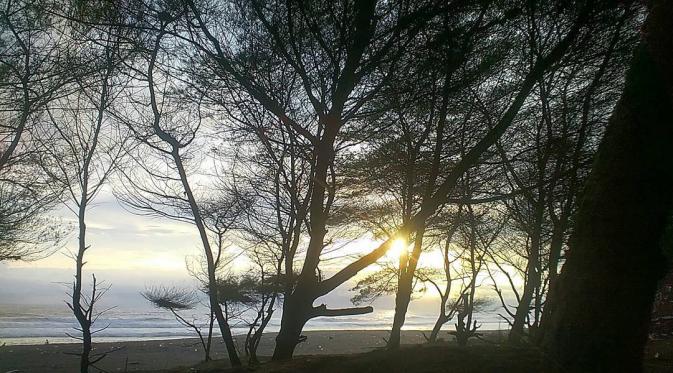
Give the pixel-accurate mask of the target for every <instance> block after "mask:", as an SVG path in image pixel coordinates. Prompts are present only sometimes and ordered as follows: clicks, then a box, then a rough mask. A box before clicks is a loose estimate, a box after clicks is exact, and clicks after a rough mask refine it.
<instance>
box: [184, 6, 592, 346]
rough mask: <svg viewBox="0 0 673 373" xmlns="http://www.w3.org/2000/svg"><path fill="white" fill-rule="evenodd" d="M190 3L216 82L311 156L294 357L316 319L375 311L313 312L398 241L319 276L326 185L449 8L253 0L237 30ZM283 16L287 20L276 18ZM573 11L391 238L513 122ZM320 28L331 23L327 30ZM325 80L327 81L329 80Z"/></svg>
mask: <svg viewBox="0 0 673 373" xmlns="http://www.w3.org/2000/svg"><path fill="white" fill-rule="evenodd" d="M187 5H188V7H189V10H190V14H189V17H190V19H191V22H189V23H187V24H186V25H185V27H188V28H189V29H190V30H191V31H192V33H191V34H190V42H191V43H192V44H193V45H195V46H196V47H197V48H198V49H199V50H200V51H201V55H202V57H203V59H204V61H205V63H204V66H206V67H207V68H209V69H211V70H212V72H213V75H214V76H215V77H217V78H218V79H217V80H215V81H214V82H215V83H221V84H223V85H224V86H225V87H227V88H232V93H233V94H234V95H235V97H240V98H243V99H246V100H249V101H250V102H253V103H255V104H256V105H259V106H261V107H262V108H263V109H264V110H265V111H266V112H267V113H270V114H272V115H273V116H274V117H275V118H276V120H277V122H276V123H277V126H283V127H285V128H288V129H289V130H291V131H292V132H293V133H294V135H295V136H296V137H297V138H301V139H302V142H303V143H305V144H306V153H307V154H308V155H309V156H310V159H311V167H312V168H311V170H312V177H311V178H310V179H309V180H310V184H309V185H310V190H311V193H310V199H309V206H308V227H307V229H308V231H309V232H310V240H309V243H308V245H307V249H306V254H305V257H304V261H303V266H302V270H301V273H300V275H299V278H298V280H297V283H296V286H295V287H294V289H293V291H292V293H291V294H290V296H287V297H286V298H285V299H284V303H283V308H284V312H283V318H282V321H281V331H280V332H279V334H278V337H277V344H276V350H275V352H274V358H275V359H287V358H289V357H291V356H292V354H293V351H294V348H295V346H296V344H297V343H298V342H299V341H300V340H301V338H300V334H301V330H302V329H303V327H304V325H305V324H306V322H307V321H308V320H310V319H311V318H313V317H316V316H337V315H345V314H353V313H361V312H369V311H370V309H368V308H365V309H351V310H329V309H327V308H326V306H319V307H314V306H313V302H314V301H315V300H316V299H317V298H318V297H320V296H322V295H325V294H327V293H329V292H331V291H332V290H334V289H335V288H336V287H337V286H339V285H341V284H343V283H344V282H345V281H347V280H348V279H350V278H352V277H353V276H354V275H356V274H357V273H358V272H359V271H360V270H361V269H363V268H365V267H367V266H368V265H370V264H372V263H374V262H375V261H376V260H377V259H378V258H380V257H381V256H383V255H384V254H385V252H386V251H387V249H388V248H389V247H390V245H391V244H392V242H393V239H388V240H386V241H385V242H384V243H383V244H381V245H380V246H379V247H378V248H377V249H375V250H373V251H372V252H370V253H368V254H367V255H364V256H363V257H361V258H360V259H358V260H356V261H355V262H353V263H351V264H350V265H347V266H345V267H344V268H343V269H342V270H340V271H338V272H337V273H336V274H335V275H334V276H332V277H330V278H327V279H322V278H321V274H320V272H319V270H318V265H319V263H320V257H321V254H322V252H323V249H324V248H325V247H326V246H327V245H326V241H325V238H326V234H327V224H328V222H329V218H330V214H331V208H332V207H333V202H334V197H333V196H334V193H335V191H334V190H333V188H332V187H330V186H331V185H333V182H332V181H333V177H334V175H335V174H334V172H335V171H336V168H335V163H334V161H335V159H336V155H337V151H338V150H340V149H341V148H342V147H343V146H345V145H347V144H348V140H349V139H348V138H347V137H344V134H345V133H346V130H347V129H349V128H353V129H355V128H354V127H353V126H354V125H355V123H357V121H356V119H357V118H358V113H360V110H361V109H362V107H363V105H364V104H365V103H366V102H367V101H368V100H370V99H371V97H374V96H376V95H377V94H378V92H379V91H378V90H379V87H382V86H383V84H384V83H385V81H386V79H389V78H390V77H391V76H392V74H394V72H395V71H396V64H395V63H396V62H397V61H399V59H400V56H402V55H403V54H404V53H405V52H409V49H408V47H409V46H411V45H412V42H413V40H415V38H416V37H417V35H418V33H419V30H421V29H422V28H423V27H424V26H425V25H426V24H427V22H428V21H429V20H430V19H432V18H433V17H435V16H437V15H438V14H442V12H443V11H444V10H443V8H442V7H436V6H435V4H425V3H422V4H418V5H414V7H413V8H411V9H410V8H403V7H399V6H398V5H399V4H394V3H386V4H385V5H384V4H378V5H377V4H376V3H375V2H373V1H372V2H357V3H355V4H350V3H348V4H346V5H347V7H342V6H341V5H335V4H316V5H314V6H311V7H310V8H309V7H302V6H299V5H293V4H290V5H289V6H286V5H287V4H285V3H278V4H274V5H273V7H272V6H270V5H269V4H266V5H265V6H262V4H258V3H256V2H255V3H252V4H249V6H246V5H245V4H243V5H239V7H240V9H241V11H239V15H242V16H243V17H242V18H240V19H237V21H236V22H232V23H231V25H232V26H231V28H226V27H222V25H221V24H213V20H214V19H218V20H219V19H221V18H220V17H223V16H224V17H226V16H227V15H229V14H228V13H227V12H226V10H223V9H222V8H221V7H217V6H210V7H200V6H197V4H195V3H193V2H187ZM210 5H212V4H210ZM459 5H460V2H452V3H450V4H449V5H447V7H448V9H449V10H452V9H453V7H456V6H459ZM271 9H273V11H274V12H273V14H272V12H271ZM280 10H282V11H280ZM280 13H283V14H285V16H284V17H277V16H273V15H278V14H280ZM575 14H578V17H577V19H576V20H574V21H573V22H572V24H571V25H569V27H568V28H567V29H566V32H565V33H564V34H563V35H564V36H563V38H562V39H560V40H559V41H558V43H557V44H555V45H554V46H553V47H551V48H549V52H548V54H546V55H544V56H539V57H538V58H537V59H536V63H535V64H534V66H533V67H532V69H531V70H530V71H528V73H527V74H526V75H525V77H524V78H523V79H522V80H521V84H520V85H519V90H518V91H517V93H516V94H515V95H514V96H513V98H512V100H511V101H510V102H511V104H510V105H507V107H506V109H505V110H504V111H503V115H502V117H501V118H500V120H499V121H498V123H497V125H495V126H494V127H493V128H490V129H488V130H487V131H486V132H485V133H484V134H483V137H482V138H481V139H480V140H478V141H476V142H475V143H474V145H473V146H472V147H471V148H470V150H469V151H467V152H466V153H465V157H464V158H462V159H460V160H459V161H457V162H456V163H455V166H454V167H453V168H452V171H451V172H450V173H449V174H447V176H446V177H444V178H443V179H442V180H441V181H438V182H437V186H436V189H435V191H434V192H433V193H432V194H431V195H429V196H428V198H426V199H425V200H424V202H423V203H422V204H421V207H420V209H419V211H418V212H417V213H416V214H414V216H413V217H412V219H410V220H409V222H408V224H406V225H404V226H402V227H400V228H399V234H394V235H393V236H394V237H406V236H408V235H410V234H412V233H415V232H416V231H417V230H418V229H419V227H421V226H422V222H423V221H425V220H426V219H428V218H429V217H430V216H431V215H432V214H434V212H435V211H436V210H437V209H438V208H439V207H440V206H441V205H442V204H443V203H445V201H446V199H447V198H448V196H449V194H450V193H451V191H452V190H453V189H454V187H455V186H456V183H457V181H458V179H459V178H460V176H461V175H462V174H463V173H464V172H465V171H466V170H467V169H469V168H470V167H471V166H472V165H473V164H474V163H476V162H477V161H478V160H479V158H480V156H481V155H482V153H483V152H485V151H486V150H487V149H488V148H489V147H490V146H491V145H493V143H494V142H495V141H496V140H497V139H498V138H499V137H500V136H501V135H502V133H504V132H505V130H506V129H507V128H508V127H509V126H510V124H511V123H512V120H513V119H514V117H515V116H516V114H517V112H518V110H519V109H520V108H521V106H522V105H523V103H524V101H525V100H526V97H527V96H528V94H529V92H530V91H531V89H532V87H533V86H534V85H535V83H536V82H537V80H538V78H539V77H540V76H541V75H543V74H544V72H545V71H546V70H547V68H549V67H550V66H551V65H553V64H554V63H556V62H557V61H558V60H559V59H560V58H561V57H562V56H563V55H564V54H565V52H566V50H567V49H568V48H569V47H570V46H571V45H572V43H573V42H574V40H575V39H576V37H577V36H578V34H579V33H580V32H581V31H582V30H583V28H584V25H585V23H586V21H587V19H588V16H589V15H590V14H591V12H589V11H588V9H586V8H582V10H581V11H577V12H576V13H575ZM379 18H380V19H379ZM333 21H335V22H333ZM316 25H335V26H334V29H333V30H332V31H329V32H327V31H326V30H321V28H319V27H317V26H316ZM194 26H196V27H194ZM228 35H229V36H236V37H240V38H242V40H248V41H249V43H237V44H236V47H235V48H234V46H232V45H228V44H225V42H224V40H230V39H228ZM326 38H329V39H326ZM308 45H310V46H311V47H310V48H309V47H308ZM239 47H240V48H239ZM243 47H245V48H243ZM309 51H311V53H309ZM315 51H318V52H319V55H320V57H319V58H318V57H317V55H315V54H313V53H312V52H315ZM332 51H338V52H339V53H337V54H333V53H332ZM256 61H264V63H257V62H256ZM293 77H294V78H293ZM324 77H331V78H330V79H329V80H326V79H324ZM267 78H270V80H268V79H267ZM284 81H289V82H294V84H295V85H296V86H297V88H296V91H295V95H293V96H292V101H291V102H290V106H289V107H287V106H284V105H283V102H281V101H279V99H280V98H283V97H285V96H282V95H278V94H276V92H275V91H274V89H275V88H276V87H277V86H278V84H277V83H278V82H284ZM212 83H213V81H211V84H212ZM211 87H212V86H211ZM215 91H217V90H215ZM316 118H317V120H316ZM268 133H269V132H264V133H263V135H267V134H268Z"/></svg>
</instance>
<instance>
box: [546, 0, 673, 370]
mask: <svg viewBox="0 0 673 373" xmlns="http://www.w3.org/2000/svg"><path fill="white" fill-rule="evenodd" d="M672 192H673V3H671V2H670V1H655V2H654V5H653V6H652V8H651V11H650V15H649V16H648V20H647V21H646V24H645V29H644V32H643V41H642V43H641V45H640V46H639V48H638V49H637V50H636V52H635V54H634V57H633V60H632V62H631V69H630V71H629V73H628V74H627V80H626V84H625V87H624V92H623V95H622V98H621V100H620V101H619V103H618V104H617V106H616V108H615V111H614V113H613V115H612V117H611V118H610V121H609V124H608V128H607V131H606V134H605V137H604V139H603V143H602V144H601V146H600V149H599V152H598V155H597V157H596V161H595V163H594V166H593V170H592V174H591V176H590V178H589V180H588V182H587V186H586V191H585V194H584V196H583V200H582V201H581V204H580V209H579V213H578V216H577V219H576V225H575V230H574V235H573V238H572V240H571V244H570V250H569V252H568V256H567V260H566V263H565V265H564V268H563V271H562V272H561V275H560V277H559V280H558V282H557V288H556V289H555V292H554V296H555V299H554V304H555V309H554V312H553V314H552V315H547V316H549V317H550V318H549V325H548V327H549V329H548V331H547V333H545V337H544V341H543V345H544V347H545V348H546V349H547V351H548V352H549V357H550V358H551V359H553V362H554V363H555V364H557V367H558V370H559V371H564V372H589V371H590V372H598V371H600V372H639V371H642V355H643V347H644V345H645V342H646V341H647V333H648V325H649V320H650V312H651V307H652V301H653V297H654V293H655V291H656V286H657V280H658V279H659V278H660V277H661V276H662V274H663V273H664V266H663V263H664V258H663V255H662V253H661V247H660V237H661V235H662V232H663V231H664V228H665V222H666V219H667V217H668V216H669V215H670V213H671V207H672V199H673V196H672Z"/></svg>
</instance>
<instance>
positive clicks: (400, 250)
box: [386, 238, 409, 260]
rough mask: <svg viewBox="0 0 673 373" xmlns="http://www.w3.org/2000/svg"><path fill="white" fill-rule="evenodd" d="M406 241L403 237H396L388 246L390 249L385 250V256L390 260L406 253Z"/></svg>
mask: <svg viewBox="0 0 673 373" xmlns="http://www.w3.org/2000/svg"><path fill="white" fill-rule="evenodd" d="M407 246H409V245H408V244H407V241H406V240H405V239H403V238H396V239H395V240H394V241H393V243H392V245H391V246H390V249H388V252H386V256H387V257H388V259H390V260H398V259H399V258H400V257H401V256H402V255H406V254H407Z"/></svg>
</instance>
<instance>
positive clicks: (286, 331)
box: [272, 292, 313, 360]
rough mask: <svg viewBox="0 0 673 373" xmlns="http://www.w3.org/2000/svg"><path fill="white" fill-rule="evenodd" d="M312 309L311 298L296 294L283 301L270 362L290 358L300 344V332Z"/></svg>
mask: <svg viewBox="0 0 673 373" xmlns="http://www.w3.org/2000/svg"><path fill="white" fill-rule="evenodd" d="M312 307H313V298H312V297H309V296H306V295H302V294H300V293H297V292H295V293H294V294H292V295H291V296H290V297H289V298H287V299H286V300H285V302H284V303H283V317H282V318H281V322H280V331H279V332H278V335H277V336H276V347H275V349H274V351H273V357H272V360H289V359H291V358H292V355H293V354H294V349H295V348H296V347H297V344H299V342H301V331H302V329H303V328H304V324H306V322H307V321H308V313H309V311H310V309H311V308H312ZM290 315H291V316H290Z"/></svg>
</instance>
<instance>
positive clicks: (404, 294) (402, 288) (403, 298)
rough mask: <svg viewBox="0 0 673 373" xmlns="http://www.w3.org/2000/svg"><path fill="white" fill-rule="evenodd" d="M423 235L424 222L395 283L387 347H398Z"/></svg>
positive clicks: (419, 256)
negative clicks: (393, 311)
mask: <svg viewBox="0 0 673 373" xmlns="http://www.w3.org/2000/svg"><path fill="white" fill-rule="evenodd" d="M424 235H425V222H422V223H421V224H420V228H418V230H417V231H416V239H415V240H414V249H413V250H412V252H411V255H410V256H409V259H406V257H403V258H402V259H406V260H408V261H407V263H406V265H404V266H403V267H401V268H400V270H401V273H400V279H399V281H398V283H397V293H395V316H394V317H393V327H392V329H391V331H390V339H389V340H388V348H389V349H396V348H398V347H400V340H401V332H402V326H404V319H405V318H406V315H407V310H408V309H409V303H410V302H411V293H412V292H413V291H414V275H415V273H416V267H417V266H418V260H419V259H420V258H421V249H422V248H423V236H424Z"/></svg>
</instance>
